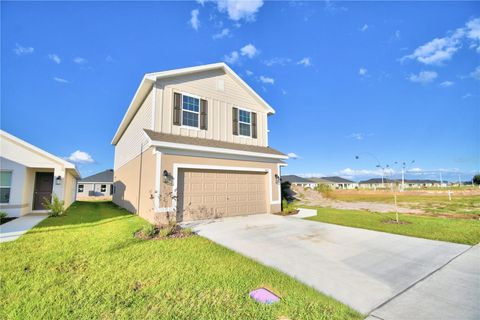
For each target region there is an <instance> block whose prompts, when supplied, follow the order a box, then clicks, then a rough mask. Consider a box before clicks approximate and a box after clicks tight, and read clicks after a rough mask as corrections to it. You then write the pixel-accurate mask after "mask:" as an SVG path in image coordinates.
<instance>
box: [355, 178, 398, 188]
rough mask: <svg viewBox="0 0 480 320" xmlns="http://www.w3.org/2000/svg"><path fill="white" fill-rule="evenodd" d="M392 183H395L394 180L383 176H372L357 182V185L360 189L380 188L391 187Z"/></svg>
mask: <svg viewBox="0 0 480 320" xmlns="http://www.w3.org/2000/svg"><path fill="white" fill-rule="evenodd" d="M394 184H395V180H391V179H387V178H384V179H383V180H382V179H381V178H372V179H368V180H364V181H360V182H359V183H358V186H359V187H360V188H361V189H382V188H387V189H391V188H392V187H393V185H394Z"/></svg>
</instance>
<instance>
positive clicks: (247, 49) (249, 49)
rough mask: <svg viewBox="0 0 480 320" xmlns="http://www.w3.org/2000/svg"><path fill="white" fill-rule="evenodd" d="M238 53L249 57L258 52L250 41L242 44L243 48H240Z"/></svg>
mask: <svg viewBox="0 0 480 320" xmlns="http://www.w3.org/2000/svg"><path fill="white" fill-rule="evenodd" d="M240 54H241V55H242V56H247V57H249V58H253V57H254V56H256V55H257V54H258V50H257V48H255V46H254V45H253V44H251V43H249V44H247V45H246V46H244V47H243V48H241V49H240Z"/></svg>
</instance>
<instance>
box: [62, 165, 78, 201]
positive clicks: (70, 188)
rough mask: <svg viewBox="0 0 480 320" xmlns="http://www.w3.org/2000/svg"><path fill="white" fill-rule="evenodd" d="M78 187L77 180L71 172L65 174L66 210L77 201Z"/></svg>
mask: <svg viewBox="0 0 480 320" xmlns="http://www.w3.org/2000/svg"><path fill="white" fill-rule="evenodd" d="M76 187H77V179H76V178H75V177H74V176H73V174H72V173H71V172H69V171H67V172H66V173H65V195H64V201H65V208H68V207H69V206H70V205H71V204H72V203H73V202H74V201H75V192H76V190H75V188H76Z"/></svg>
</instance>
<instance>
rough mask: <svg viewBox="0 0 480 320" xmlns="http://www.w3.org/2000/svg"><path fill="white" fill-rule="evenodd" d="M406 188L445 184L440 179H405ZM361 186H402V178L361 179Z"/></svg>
mask: <svg viewBox="0 0 480 320" xmlns="http://www.w3.org/2000/svg"><path fill="white" fill-rule="evenodd" d="M404 184H405V188H432V187H441V186H445V184H442V183H441V182H440V181H437V180H420V179H405V180H404ZM358 185H359V187H360V188H363V189H380V188H387V189H391V188H392V187H393V186H394V185H397V186H401V185H402V180H401V179H394V180H392V179H383V183H382V179H381V178H373V179H369V180H365V181H360V182H359V183H358Z"/></svg>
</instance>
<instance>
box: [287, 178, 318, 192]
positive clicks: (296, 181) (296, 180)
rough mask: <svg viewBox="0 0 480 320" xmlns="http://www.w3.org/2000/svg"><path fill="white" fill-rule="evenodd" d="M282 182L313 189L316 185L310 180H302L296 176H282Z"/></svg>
mask: <svg viewBox="0 0 480 320" xmlns="http://www.w3.org/2000/svg"><path fill="white" fill-rule="evenodd" d="M282 182H290V184H291V185H294V186H301V187H304V188H312V189H313V188H315V187H316V186H317V185H318V184H317V183H316V182H315V181H312V180H310V179H306V178H302V177H299V176H296V175H286V176H282Z"/></svg>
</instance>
